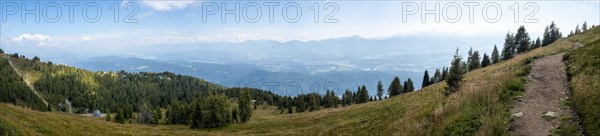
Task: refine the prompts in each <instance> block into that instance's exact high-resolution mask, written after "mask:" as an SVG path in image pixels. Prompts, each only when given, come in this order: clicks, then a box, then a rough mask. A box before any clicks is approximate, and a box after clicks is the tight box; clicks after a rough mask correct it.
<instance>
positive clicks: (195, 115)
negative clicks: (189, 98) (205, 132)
mask: <svg viewBox="0 0 600 136" xmlns="http://www.w3.org/2000/svg"><path fill="white" fill-rule="evenodd" d="M192 105H193V106H192V114H191V116H190V122H191V126H190V128H192V129H198V128H202V119H203V117H202V104H200V102H199V101H196V102H194V104H192Z"/></svg>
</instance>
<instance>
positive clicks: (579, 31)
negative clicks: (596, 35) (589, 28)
mask: <svg viewBox="0 0 600 136" xmlns="http://www.w3.org/2000/svg"><path fill="white" fill-rule="evenodd" d="M579 33H581V30H579V24H577V26H575V34H579Z"/></svg>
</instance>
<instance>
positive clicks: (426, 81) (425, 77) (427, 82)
mask: <svg viewBox="0 0 600 136" xmlns="http://www.w3.org/2000/svg"><path fill="white" fill-rule="evenodd" d="M430 80H431V79H430V77H429V72H427V70H425V73H424V74H423V82H422V83H421V88H423V87H426V86H428V85H430V84H432V81H430Z"/></svg>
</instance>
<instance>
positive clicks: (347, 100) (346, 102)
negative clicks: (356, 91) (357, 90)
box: [342, 89, 352, 106]
mask: <svg viewBox="0 0 600 136" xmlns="http://www.w3.org/2000/svg"><path fill="white" fill-rule="evenodd" d="M350 105H352V92H351V91H350V90H348V89H346V92H344V95H342V106H350Z"/></svg>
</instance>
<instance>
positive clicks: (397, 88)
mask: <svg viewBox="0 0 600 136" xmlns="http://www.w3.org/2000/svg"><path fill="white" fill-rule="evenodd" d="M402 89H403V88H402V84H401V83H400V78H398V77H394V80H392V83H390V86H389V88H388V93H389V96H390V97H393V96H396V95H399V94H400V93H401V92H402Z"/></svg>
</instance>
